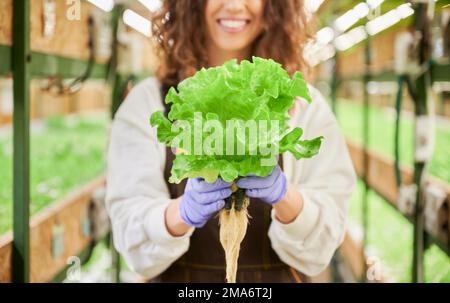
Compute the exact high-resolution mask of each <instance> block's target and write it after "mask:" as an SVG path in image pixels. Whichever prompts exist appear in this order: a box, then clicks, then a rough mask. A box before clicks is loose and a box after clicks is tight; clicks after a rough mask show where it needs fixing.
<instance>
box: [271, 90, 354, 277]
mask: <svg viewBox="0 0 450 303" xmlns="http://www.w3.org/2000/svg"><path fill="white" fill-rule="evenodd" d="M311 94H312V96H313V102H312V103H311V104H310V105H306V106H304V107H303V110H302V109H301V108H300V111H301V112H300V113H298V114H297V118H298V119H297V121H301V122H297V126H301V127H302V128H303V129H304V137H303V138H306V139H312V138H315V137H317V136H323V137H324V140H323V142H322V146H321V149H320V152H319V154H318V155H316V156H315V157H313V158H311V159H302V160H300V161H295V159H294V158H293V157H292V159H293V160H292V161H291V162H290V163H292V169H291V170H292V171H293V173H292V176H296V177H291V180H290V181H291V183H293V185H294V186H295V187H296V189H297V190H298V191H299V192H300V194H301V196H302V198H303V202H304V206H303V209H302V212H301V213H300V214H299V215H298V216H297V218H296V219H295V220H294V221H293V222H291V223H289V224H283V223H281V222H279V221H278V220H277V219H276V216H275V210H272V224H271V226H270V229H269V237H270V239H271V243H272V247H273V249H274V250H275V251H276V253H277V254H278V255H279V257H280V259H281V260H282V261H283V262H285V263H286V264H288V265H290V266H292V267H293V268H295V269H297V270H299V271H300V272H302V273H304V274H306V275H309V276H316V275H318V274H320V273H321V272H322V271H323V270H324V269H325V268H326V266H327V265H328V264H329V262H330V261H331V258H332V256H333V254H334V252H335V251H336V249H337V248H338V247H339V245H340V244H341V243H342V241H343V239H344V234H345V227H346V217H347V216H346V213H347V204H348V201H349V199H350V196H351V194H352V192H353V189H354V186H355V184H356V175H355V172H354V169H353V165H352V162H351V160H350V156H349V153H348V150H347V146H346V143H345V140H344V137H343V135H342V134H341V132H340V129H339V127H338V124H337V121H336V119H335V117H334V115H333V113H332V112H331V110H330V108H329V107H328V104H327V103H326V101H325V100H324V99H323V97H322V96H321V95H320V94H319V93H318V92H317V91H316V90H314V89H312V93H311ZM299 102H302V101H299ZM287 157H289V155H287Z"/></svg>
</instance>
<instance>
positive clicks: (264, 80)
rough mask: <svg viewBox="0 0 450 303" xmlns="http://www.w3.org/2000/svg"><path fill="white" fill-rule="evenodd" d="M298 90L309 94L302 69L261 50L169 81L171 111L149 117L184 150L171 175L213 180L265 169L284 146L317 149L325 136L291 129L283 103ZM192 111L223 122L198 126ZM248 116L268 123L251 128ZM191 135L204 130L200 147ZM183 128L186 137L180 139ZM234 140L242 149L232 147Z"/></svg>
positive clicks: (304, 151)
mask: <svg viewBox="0 0 450 303" xmlns="http://www.w3.org/2000/svg"><path fill="white" fill-rule="evenodd" d="M295 97H301V98H303V99H305V100H307V101H308V102H311V97H310V95H309V92H308V88H307V85H306V83H305V81H304V80H303V78H302V75H301V73H300V72H296V73H295V74H294V75H293V77H292V78H290V77H289V75H288V73H287V72H286V71H285V70H284V69H283V68H282V66H281V65H280V64H278V63H276V62H275V61H273V60H270V59H262V58H258V57H253V59H252V62H250V61H247V60H244V61H241V63H240V64H238V63H237V61H236V60H231V61H228V62H226V63H225V64H223V65H222V66H219V67H214V68H208V69H201V70H200V71H198V72H197V73H196V74H195V75H194V76H192V77H190V78H187V79H185V80H184V81H182V82H181V83H179V85H178V86H177V88H176V89H175V88H174V87H172V88H170V90H169V91H168V93H167V96H166V99H165V102H166V103H167V104H170V105H171V109H170V112H169V113H168V117H166V116H165V115H164V113H163V112H161V111H159V112H155V113H153V114H152V116H151V118H150V123H151V125H152V126H153V127H155V126H156V127H157V137H158V140H159V141H160V142H163V143H165V144H166V145H168V146H170V147H172V148H178V149H179V150H183V151H185V152H183V153H178V154H177V155H176V158H175V160H174V163H173V167H172V171H171V177H170V180H169V181H170V182H172V183H179V182H181V181H182V180H183V179H184V178H195V177H202V178H204V179H205V180H206V181H207V182H214V181H215V180H216V179H217V178H218V177H219V176H220V177H221V178H222V179H223V180H225V181H228V182H231V181H233V180H235V179H236V178H238V177H240V176H247V175H249V174H252V175H256V176H261V177H264V176H267V175H268V174H270V173H271V171H272V170H273V168H274V167H275V166H276V165H277V158H278V155H279V154H281V153H283V152H286V151H289V152H291V153H292V154H293V155H294V157H295V158H296V159H297V160H298V159H301V158H310V157H312V156H314V155H316V154H317V153H318V152H319V148H320V145H321V141H322V139H323V138H322V137H317V138H313V139H310V140H301V139H300V138H301V136H302V134H303V131H302V129H301V128H299V127H296V128H294V129H292V130H290V131H289V126H288V121H289V114H288V110H289V109H290V108H291V107H292V106H293V104H294V102H295V101H294V99H295ZM196 118H200V119H201V121H203V122H205V121H206V122H208V121H210V122H211V121H216V123H215V124H214V125H215V126H222V128H219V127H215V128H205V127H203V128H198V127H197V128H196V124H195V123H196ZM249 121H250V124H251V123H252V122H251V121H253V122H254V123H256V124H257V125H258V126H260V125H263V126H265V127H263V128H258V133H257V135H256V136H255V134H253V135H252V134H251V133H250V130H249V129H248V128H246V123H247V122H249ZM232 124H234V126H236V128H235V131H232V132H228V131H229V128H227V125H232ZM196 135H198V136H201V138H207V139H206V140H205V141H203V145H202V146H201V147H200V150H201V152H202V153H201V154H199V153H196V152H195V149H196V148H199V146H198V141H196V138H195V136H196ZM183 136H184V138H185V139H186V140H184V141H183V140H180V137H183ZM186 136H187V137H186ZM230 136H231V137H230ZM211 137H213V138H214V139H215V140H211ZM208 138H209V139H208ZM230 139H232V140H230ZM208 140H209V141H208ZM230 141H234V142H233V144H232V146H231V149H232V151H233V152H232V153H227V148H230V146H229V145H228V147H227V143H229V142H230ZM205 142H209V144H204V143H205ZM239 148H240V150H241V151H244V152H243V153H242V152H241V153H240V154H238V153H236V151H237V150H239ZM186 151H187V152H186ZM262 160H266V161H265V162H262ZM262 163H265V164H264V165H262ZM267 163H269V164H267Z"/></svg>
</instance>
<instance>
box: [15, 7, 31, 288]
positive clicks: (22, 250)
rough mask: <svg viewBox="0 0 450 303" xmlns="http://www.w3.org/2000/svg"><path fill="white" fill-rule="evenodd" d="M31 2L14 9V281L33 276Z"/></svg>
mask: <svg viewBox="0 0 450 303" xmlns="http://www.w3.org/2000/svg"><path fill="white" fill-rule="evenodd" d="M29 35H30V1H29V0H17V1H14V8H13V43H14V44H13V45H14V46H13V48H12V49H13V54H12V63H13V64H12V66H13V79H14V81H13V91H14V114H13V138H14V139H13V142H14V162H13V163H14V164H13V165H14V174H13V184H14V190H13V200H14V208H13V216H14V218H13V236H14V238H13V255H12V262H13V281H14V282H28V281H29V278H30V277H29V276H30V241H29V240H30V234H29V220H30V146H29V145H30V104H29V101H30V100H29V85H30V70H31V60H32V57H31V54H30V41H29V40H30V39H29Z"/></svg>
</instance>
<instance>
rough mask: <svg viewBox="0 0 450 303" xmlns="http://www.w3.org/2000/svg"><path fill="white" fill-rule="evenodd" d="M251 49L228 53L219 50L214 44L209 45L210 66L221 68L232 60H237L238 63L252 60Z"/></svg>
mask: <svg viewBox="0 0 450 303" xmlns="http://www.w3.org/2000/svg"><path fill="white" fill-rule="evenodd" d="M250 54H251V48H250V47H248V48H247V49H242V50H235V51H228V50H223V49H220V48H218V47H217V46H216V45H214V43H209V45H208V66H209V67H213V66H219V65H222V64H223V63H225V62H226V61H228V60H231V59H237V60H238V62H240V61H242V60H245V59H250Z"/></svg>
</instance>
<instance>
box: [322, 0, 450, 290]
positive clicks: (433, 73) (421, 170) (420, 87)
mask: <svg viewBox="0 0 450 303" xmlns="http://www.w3.org/2000/svg"><path fill="white" fill-rule="evenodd" d="M427 6H428V4H427V3H423V2H421V3H416V4H414V6H413V8H414V10H415V14H414V17H413V21H414V22H413V26H414V29H415V30H416V31H417V32H419V33H420V34H421V35H420V36H422V37H424V36H426V35H425V32H426V31H428V30H429V28H428V27H429V24H427V23H426V22H424V20H426V14H427ZM427 43H428V41H426V40H424V39H422V40H421V41H420V47H419V51H420V62H418V63H419V64H421V65H425V64H428V66H429V69H428V70H427V71H426V72H425V73H423V74H422V75H420V76H419V77H418V78H417V79H416V80H415V82H414V87H415V88H416V96H415V97H414V98H413V99H414V103H415V112H414V114H415V117H416V118H417V117H418V116H421V115H427V114H428V113H427V101H428V100H427V91H428V89H429V87H430V86H431V84H432V83H433V82H438V81H448V80H449V74H448V70H449V68H450V63H449V62H446V61H444V62H436V61H433V60H431V59H430V57H429V54H428V53H427V52H426V49H427ZM361 45H362V43H361V44H359V45H358V46H355V47H354V48H357V47H360V46H361ZM364 46H365V63H366V70H365V73H364V74H363V75H352V76H341V75H335V76H334V77H333V79H332V81H331V84H330V85H331V88H332V90H337V89H338V86H339V84H340V83H341V82H344V81H363V83H364V108H363V116H364V123H363V142H364V144H363V150H362V153H363V156H362V157H363V172H362V174H361V178H362V179H363V180H364V181H365V182H364V184H365V190H364V196H363V200H364V201H363V210H362V211H363V225H364V226H365V232H364V233H365V235H364V239H365V238H366V234H367V231H366V228H367V225H368V222H367V199H366V195H367V192H368V190H369V189H370V184H369V182H367V180H365V179H366V177H367V169H368V165H367V143H368V135H369V130H368V125H369V124H368V120H367V119H368V117H369V108H368V105H369V101H368V98H369V96H368V93H367V89H366V85H367V83H368V82H369V81H379V82H383V81H386V82H388V81H389V82H395V81H398V75H396V73H395V72H394V71H392V70H386V71H383V72H381V73H378V74H372V73H371V71H370V68H368V65H370V57H371V54H370V38H368V39H367V40H366V41H365V44H364ZM338 55H339V54H336V56H338ZM335 78H338V79H339V80H338V82H339V83H337V84H336V83H334V82H335V81H336V80H335ZM336 94H337V92H336V91H333V92H332V96H333V98H332V105H333V107H334V106H335V103H336V100H334V98H335V95H336ZM425 168H426V163H425V162H419V161H415V163H414V175H413V182H414V183H415V184H416V185H417V188H418V191H417V195H416V209H415V212H414V214H413V216H411V217H408V216H407V219H408V220H409V221H410V222H411V223H412V224H413V226H414V246H413V266H412V279H413V282H423V280H424V252H425V250H426V248H427V247H428V246H429V244H430V243H435V244H437V245H438V246H439V247H440V248H441V249H442V250H443V251H444V252H446V253H447V254H449V249H448V247H447V246H446V245H445V244H444V243H442V242H441V240H439V239H437V238H436V237H434V236H433V235H431V234H429V233H427V232H426V230H425V226H424V204H425V201H424V197H423V188H422V186H421V185H422V184H423V182H424V180H425V178H424V177H425ZM388 204H389V205H392V204H391V203H388Z"/></svg>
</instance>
